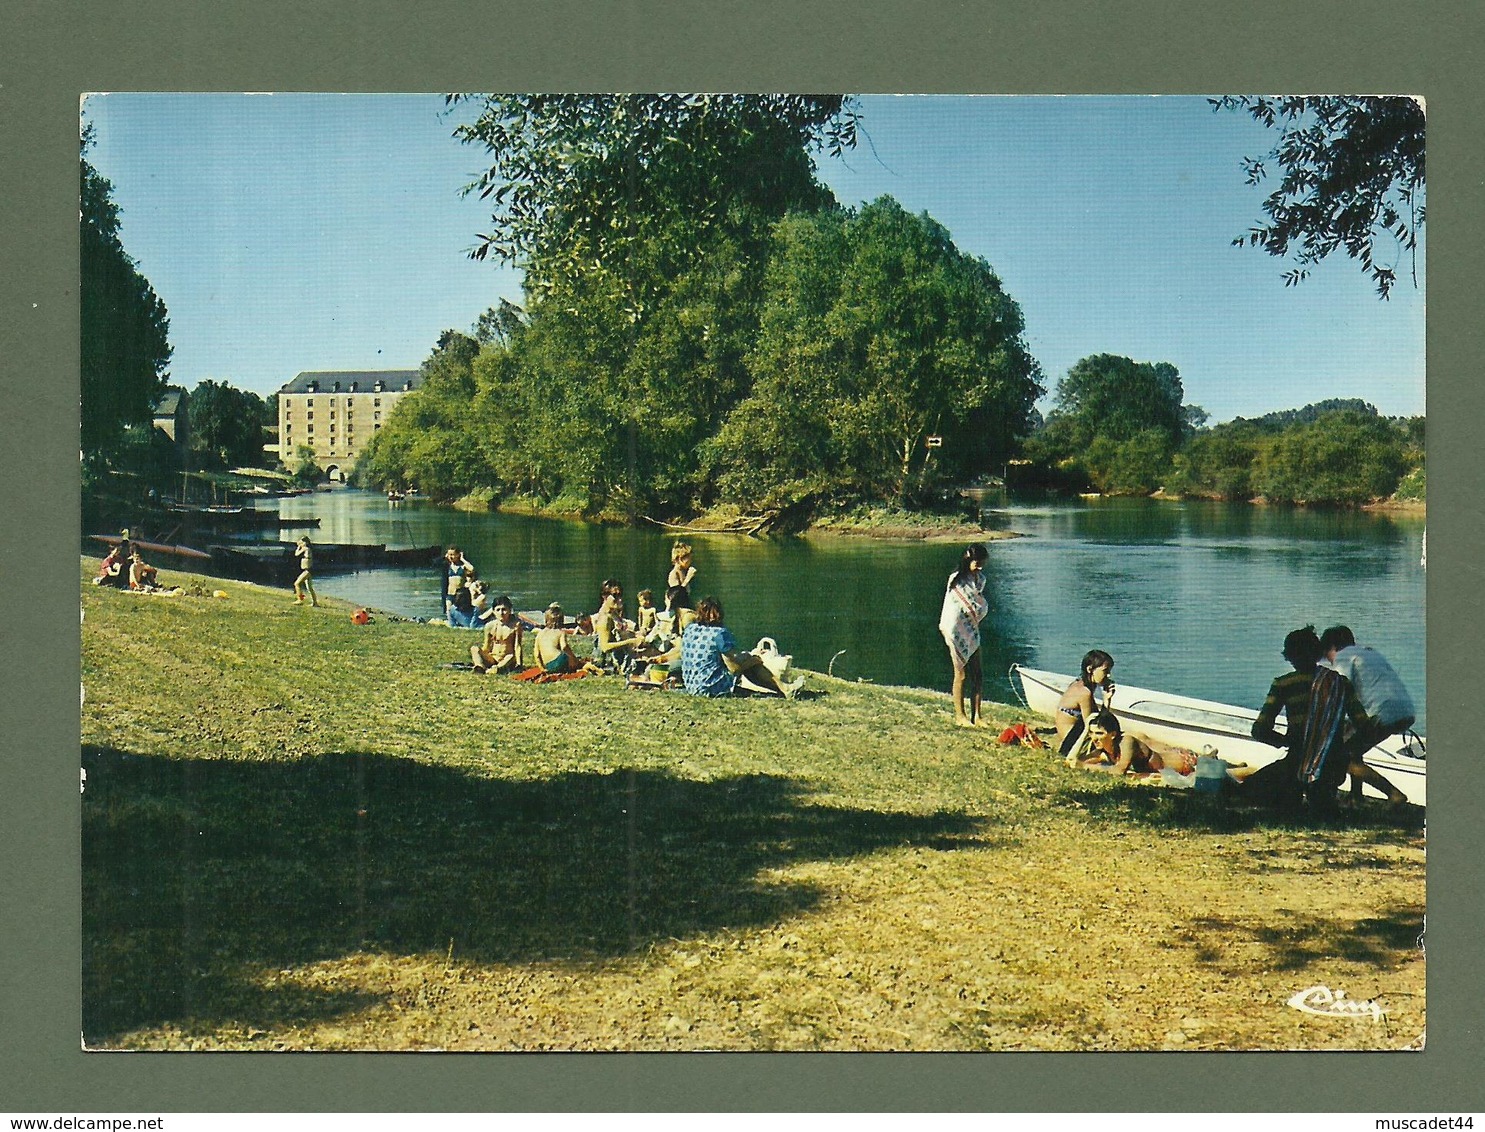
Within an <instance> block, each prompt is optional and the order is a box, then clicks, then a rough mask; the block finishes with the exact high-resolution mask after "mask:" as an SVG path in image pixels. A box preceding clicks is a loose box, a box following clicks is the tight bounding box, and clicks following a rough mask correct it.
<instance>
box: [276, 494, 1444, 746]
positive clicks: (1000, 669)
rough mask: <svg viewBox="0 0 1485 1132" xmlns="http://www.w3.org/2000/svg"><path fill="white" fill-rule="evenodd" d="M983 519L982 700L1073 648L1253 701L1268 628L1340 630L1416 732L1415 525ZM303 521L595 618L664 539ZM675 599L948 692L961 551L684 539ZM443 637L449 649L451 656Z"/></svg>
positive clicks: (514, 519) (1177, 507)
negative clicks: (685, 594) (612, 584)
mask: <svg viewBox="0 0 1485 1132" xmlns="http://www.w3.org/2000/svg"><path fill="white" fill-rule="evenodd" d="M982 506H983V507H984V508H985V521H986V524H987V526H990V527H997V528H1004V529H1009V530H1014V531H1017V532H1019V533H1020V534H1022V535H1023V536H1025V537H1022V538H1015V539H1004V540H998V541H995V542H992V543H990V544H989V549H990V559H989V562H988V563H987V564H986V576H987V579H988V587H987V588H988V593H989V595H990V601H991V614H990V619H989V621H988V622H987V623H986V625H985V626H984V654H985V672H986V689H985V692H986V696H987V698H990V699H996V700H1005V701H1010V702H1014V694H1013V692H1012V689H1011V686H1010V684H1009V682H1008V680H1007V679H1006V675H1005V674H1006V671H1007V669H1008V668H1009V666H1010V665H1011V664H1012V663H1013V662H1017V661H1019V662H1022V663H1026V664H1029V665H1031V666H1033V667H1038V668H1047V669H1051V670H1053V671H1057V672H1068V673H1072V672H1075V671H1076V670H1077V666H1078V662H1079V660H1080V659H1081V658H1082V655H1083V653H1085V652H1086V651H1087V650H1088V649H1090V648H1102V649H1104V650H1106V651H1108V652H1110V653H1112V654H1113V656H1114V657H1115V659H1116V661H1117V671H1116V673H1115V679H1116V680H1117V681H1122V682H1125V683H1128V684H1134V685H1140V686H1143V687H1150V688H1158V689H1163V690H1166V691H1171V692H1179V693H1181V694H1184V695H1189V696H1197V697H1200V698H1203V699H1212V700H1219V701H1222V702H1224V703H1232V704H1242V705H1247V706H1251V707H1256V706H1257V705H1258V704H1259V703H1260V702H1261V701H1262V699H1263V695H1264V692H1265V691H1266V690H1267V688H1268V683H1269V681H1270V680H1271V679H1272V678H1273V677H1274V676H1276V675H1278V674H1279V673H1281V672H1284V671H1286V670H1287V666H1286V665H1285V663H1284V661H1283V660H1282V659H1281V657H1280V655H1279V650H1280V646H1281V644H1282V642H1283V638H1284V634H1285V633H1286V632H1288V631H1289V630H1290V629H1292V628H1296V627H1298V626H1300V625H1304V624H1307V623H1309V624H1314V625H1315V626H1316V627H1317V629H1323V628H1325V627H1326V626H1327V625H1332V624H1338V623H1339V624H1346V625H1350V626H1351V628H1352V629H1353V631H1354V632H1355V633H1356V637H1357V640H1358V641H1360V642H1361V643H1362V644H1369V645H1372V646H1374V647H1376V648H1378V649H1380V650H1381V651H1382V652H1383V653H1384V654H1385V655H1386V656H1387V657H1388V659H1390V660H1391V661H1392V663H1393V666H1394V667H1395V668H1397V670H1398V672H1399V673H1400V674H1401V675H1402V678H1403V680H1404V681H1405V682H1406V683H1407V685H1408V686H1409V688H1410V689H1411V691H1412V692H1413V695H1414V698H1415V700H1416V701H1417V703H1418V707H1419V721H1420V730H1422V725H1423V723H1424V721H1425V714H1424V708H1423V701H1424V692H1425V678H1424V611H1423V604H1424V578H1425V572H1424V570H1423V569H1422V568H1421V566H1420V565H1419V556H1420V551H1421V542H1422V538H1423V525H1424V521H1423V519H1422V517H1420V516H1412V515H1394V514H1372V513H1363V512H1348V511H1322V510H1307V509H1286V508H1269V507H1254V506H1250V505H1246V504H1219V503H1201V502H1186V503H1176V502H1170V501H1157V500H1148V499H1092V500H1075V501H1070V502H1066V501H1057V502H1045V501H1018V500H1016V499H1014V498H1011V497H1007V496H1005V495H999V496H993V495H992V496H988V497H986V498H985V499H984V500H982ZM282 512H283V514H284V515H286V516H305V515H318V516H319V517H320V518H321V526H320V529H319V531H318V532H313V531H312V532H310V534H311V537H313V538H315V540H316V541H318V542H329V543H337V542H358V543H386V544H387V545H388V546H415V545H420V544H421V545H430V544H433V543H440V544H443V545H448V544H455V545H458V546H460V547H461V548H463V549H464V551H465V555H466V557H468V558H469V559H470V561H472V562H473V563H474V565H475V567H476V568H477V569H478V572H479V575H480V576H481V577H482V578H484V579H485V580H486V581H488V582H489V583H490V585H491V587H492V589H493V592H495V593H497V594H499V593H508V594H509V595H510V596H511V597H512V598H513V599H514V601H515V605H516V608H517V609H537V608H540V607H542V606H545V605H546V604H547V603H548V602H551V601H560V602H561V603H562V604H563V606H564V607H565V608H567V609H568V610H569V611H574V610H580V609H582V610H589V611H591V610H593V609H595V608H596V607H597V603H598V586H599V582H600V581H602V580H603V579H604V578H607V577H615V578H618V579H619V581H621V582H622V583H623V585H624V587H625V593H626V595H627V609H628V610H629V611H631V612H632V610H633V608H634V597H633V595H634V594H635V593H636V592H637V591H638V590H640V589H642V588H645V587H649V588H651V589H653V590H654V591H655V593H656V604H657V605H660V604H663V597H664V586H665V575H666V573H667V571H668V570H669V568H670V553H669V551H670V545H671V543H672V541H673V539H674V536H672V535H668V534H666V533H665V532H664V531H661V530H659V529H658V528H656V529H653V530H636V529H630V528H624V527H610V526H599V525H593V524H587V523H578V522H568V521H563V520H554V519H540V518H530V517H525V516H517V515H502V514H486V513H472V512H464V511H454V510H449V509H446V508H441V507H435V506H432V505H430V504H427V503H421V502H408V503H404V504H400V505H398V506H395V507H394V506H391V505H389V504H388V503H387V501H386V499H385V498H384V497H382V496H380V495H378V494H376V493H373V492H363V491H355V490H350V489H344V490H336V491H331V492H318V493H316V494H314V495H309V496H303V497H300V498H297V499H285V500H283V501H282ZM688 541H690V542H691V543H692V545H693V546H694V547H695V554H696V567H697V571H698V574H697V579H696V583H695V584H694V586H693V588H692V593H693V596H694V597H696V598H700V597H703V596H706V595H708V594H714V595H716V596H717V597H719V598H720V599H721V601H722V604H723V607H724V609H725V611H726V620H727V624H728V626H729V627H730V628H731V629H732V630H733V633H734V634H735V635H736V636H737V638H738V640H739V641H741V642H742V644H743V645H744V646H751V645H752V644H753V643H754V642H755V641H756V640H757V639H758V638H759V637H760V636H764V635H768V636H771V637H774V638H775V639H776V640H777V641H778V644H779V647H780V648H781V649H782V650H783V651H785V652H788V653H792V654H794V658H795V663H796V664H799V665H801V666H803V667H805V668H811V669H816V670H820V671H824V670H825V669H826V668H827V667H829V666H830V665H831V664H832V658H833V671H834V674H835V675H837V676H843V677H846V678H848V679H858V678H859V679H864V680H869V681H873V682H875V683H882V684H911V685H918V686H922V687H930V688H940V689H947V688H948V685H949V679H950V675H951V670H950V666H949V660H948V651H947V649H946V648H945V646H944V644H943V642H942V640H941V639H940V638H939V635H938V630H937V622H938V613H939V606H940V603H941V601H942V597H943V591H944V585H945V582H946V581H947V579H948V575H949V573H950V572H951V571H952V570H953V569H954V567H955V565H956V563H957V559H958V555H959V551H960V550H961V549H962V548H961V547H958V546H955V545H954V544H945V543H920V542H894V541H882V540H875V539H864V538H840V537H833V538H824V537H809V538H798V539H767V540H755V539H749V538H746V537H742V536H737V535H694V536H688ZM440 584H441V578H440V577H439V576H438V575H437V574H436V573H435V572H434V571H433V570H432V569H377V570H368V571H363V572H360V573H354V574H342V575H327V576H325V577H323V578H320V579H316V582H315V585H316V588H317V589H318V590H319V591H320V592H321V593H323V594H329V595H332V596H335V597H342V598H346V599H348V600H351V601H354V602H356V603H358V604H364V605H369V606H374V607H379V608H382V609H386V610H389V611H392V612H395V613H400V614H403V615H405V616H410V617H437V616H439V615H440V614H441V611H442V608H441V600H440ZM460 652H461V647H460V645H458V644H456V643H455V642H454V641H452V640H451V641H450V648H449V653H450V657H451V658H457V655H458V654H459V653H460Z"/></svg>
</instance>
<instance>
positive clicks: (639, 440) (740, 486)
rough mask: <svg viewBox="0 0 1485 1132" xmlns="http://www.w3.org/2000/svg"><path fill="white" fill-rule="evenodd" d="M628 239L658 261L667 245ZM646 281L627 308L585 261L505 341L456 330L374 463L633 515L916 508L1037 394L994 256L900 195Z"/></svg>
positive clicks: (771, 232) (1014, 433)
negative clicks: (732, 507)
mask: <svg viewBox="0 0 1485 1132" xmlns="http://www.w3.org/2000/svg"><path fill="white" fill-rule="evenodd" d="M678 238H681V233H680V232H679V231H672V230H669V229H667V230H665V232H664V234H663V235H662V237H661V238H660V239H661V242H662V243H664V242H668V241H669V240H671V239H678ZM633 253H634V254H633V257H632V262H631V264H630V267H629V270H630V271H633V272H636V273H641V274H648V273H654V274H655V275H656V276H660V275H662V274H663V273H664V272H665V271H666V270H667V267H666V266H665V265H666V264H667V262H668V261H669V252H668V251H667V250H666V248H664V247H660V248H651V247H649V246H648V245H638V246H636V247H635V248H634V249H633ZM652 294H653V295H654V296H655V300H654V303H653V305H652V306H651V307H650V308H649V310H648V312H647V314H646V316H645V318H644V319H643V320H642V321H639V322H635V321H633V320H631V319H630V318H629V315H628V312H627V310H626V308H625V306H624V303H623V302H622V298H621V296H620V295H618V294H617V293H616V292H615V291H614V290H613V289H612V288H610V287H609V286H608V279H607V275H606V273H605V272H603V271H601V270H598V269H594V270H592V271H588V272H574V273H572V274H569V275H566V276H563V277H561V278H559V279H557V280H555V281H554V285H553V286H552V288H551V289H550V290H548V291H547V293H546V294H545V295H543V296H540V297H536V298H533V299H531V301H530V302H529V304H528V307H527V309H526V312H525V314H524V317H523V318H522V319H521V320H520V321H519V325H518V327H517V328H516V329H514V330H513V331H512V332H510V333H507V334H504V335H494V334H489V333H487V334H486V335H485V338H486V339H487V341H485V342H484V343H483V344H480V343H479V342H477V341H475V340H474V339H471V338H469V337H467V336H463V335H455V334H454V333H453V332H449V333H448V334H446V335H445V336H444V338H443V339H441V340H440V343H439V346H438V347H437V349H435V351H434V353H433V356H432V357H431V358H430V359H429V361H428V362H427V363H426V364H425V366H424V382H423V384H422V386H421V388H420V389H419V390H418V391H417V392H416V393H415V394H413V395H411V396H408V397H405V398H403V399H402V400H401V402H400V403H399V406H398V408H397V410H396V411H395V412H394V413H393V414H392V416H391V419H390V420H389V421H388V422H387V423H386V426H385V427H384V428H383V429H381V430H380V432H379V433H378V434H377V435H376V437H375V438H374V440H373V442H372V445H371V448H370V449H369V451H368V452H367V453H366V454H365V455H363V458H362V465H363V466H364V467H365V468H366V469H367V475H368V476H369V477H370V478H372V480H373V481H374V482H382V483H409V482H411V483H416V484H418V486H419V487H420V488H422V489H423V490H425V491H428V492H429V493H430V494H434V495H443V496H449V495H459V494H463V493H465V492H469V491H473V490H476V489H493V490H494V491H495V492H496V493H497V494H499V495H506V494H511V493H517V494H523V495H530V496H535V497H537V498H539V499H543V500H547V501H554V500H560V501H562V504H563V505H564V506H566V507H571V508H573V509H580V510H585V511H589V512H600V511H601V512H606V513H613V514H629V515H633V514H655V513H658V514H666V515H680V514H687V513H692V512H694V511H696V510H698V509H700V508H703V507H706V506H708V505H711V504H714V503H718V502H725V503H732V504H737V505H739V506H743V507H746V508H748V509H756V508H759V507H782V506H786V505H788V504H790V503H793V502H797V501H800V500H804V499H810V498H817V499H819V500H821V501H823V500H826V499H830V500H845V499H851V500H855V499H870V500H886V499H899V500H912V499H916V498H918V497H920V496H921V495H922V494H923V493H924V492H925V491H926V490H927V489H928V487H930V486H931V485H932V484H933V483H935V482H937V480H938V479H939V478H940V477H941V476H945V475H958V474H961V473H966V472H967V474H973V473H974V472H983V471H986V470H988V468H989V466H990V463H991V462H992V461H993V460H997V459H1003V458H1004V457H1005V456H1006V455H1008V454H1009V452H1010V451H1011V447H1012V444H1013V442H1014V440H1015V438H1017V437H1018V436H1020V435H1022V434H1023V433H1024V432H1025V430H1026V428H1027V426H1028V421H1029V417H1030V413H1031V403H1032V402H1033V401H1034V400H1035V398H1036V396H1037V395H1038V394H1039V393H1040V391H1041V389H1040V386H1039V385H1038V384H1037V380H1036V379H1037V376H1038V371H1037V368H1036V364H1035V362H1034V361H1033V360H1032V359H1031V358H1030V356H1029V355H1028V354H1027V352H1026V350H1025V347H1024V344H1023V343H1022V341H1021V331H1022V324H1021V315H1020V311H1019V309H1018V308H1017V306H1016V304H1015V302H1014V301H1013V300H1012V299H1011V298H1010V297H1009V296H1008V295H1006V294H1005V292H1004V290H1003V289H1002V288H1001V286H1000V282H999V280H998V279H996V278H995V275H994V273H993V272H992V271H991V270H990V268H989V267H988V265H986V264H985V263H984V262H983V261H981V260H977V259H974V258H973V257H969V256H966V255H964V254H963V253H961V252H959V251H958V250H957V249H956V248H955V247H954V246H953V243H952V241H951V240H950V239H949V237H948V233H947V232H945V231H944V229H943V228H942V227H941V226H939V225H937V224H935V223H934V222H933V221H932V220H930V219H929V218H927V217H913V216H910V215H908V214H907V213H906V212H905V211H903V210H902V208H901V207H900V206H898V205H897V204H896V203H895V202H891V201H888V200H884V201H879V202H877V203H876V204H874V205H870V206H867V207H866V208H864V209H863V210H862V211H861V213H860V214H859V215H858V214H854V213H849V212H838V211H835V210H828V211H823V212H819V213H809V214H805V213H800V214H793V215H790V216H788V217H785V218H783V219H781V220H779V221H777V222H776V223H774V224H770V225H767V226H764V227H762V229H761V231H756V232H755V231H753V230H745V231H742V232H741V233H739V234H735V235H734V234H727V235H724V234H718V233H713V236H712V240H711V244H710V245H709V251H708V254H707V256H705V257H704V258H701V259H696V260H694V261H692V262H691V263H690V265H689V266H688V267H686V268H684V269H683V270H680V271H679V272H677V273H675V274H674V275H671V276H670V277H669V278H668V279H665V280H664V282H663V285H661V284H660V283H659V282H658V281H657V283H656V284H655V286H654V287H653V290H652ZM490 323H491V320H490V319H482V320H481V322H480V323H478V324H477V325H476V331H478V329H479V328H480V327H481V326H486V327H488V326H489V325H490ZM930 433H938V434H941V435H942V436H943V438H944V446H943V448H942V449H935V450H932V451H933V452H934V453H937V455H935V456H934V458H933V459H932V460H931V461H930V460H926V459H925V457H927V456H928V455H930V450H928V449H926V448H925V446H924V439H925V438H926V436H927V435H928V434H930Z"/></svg>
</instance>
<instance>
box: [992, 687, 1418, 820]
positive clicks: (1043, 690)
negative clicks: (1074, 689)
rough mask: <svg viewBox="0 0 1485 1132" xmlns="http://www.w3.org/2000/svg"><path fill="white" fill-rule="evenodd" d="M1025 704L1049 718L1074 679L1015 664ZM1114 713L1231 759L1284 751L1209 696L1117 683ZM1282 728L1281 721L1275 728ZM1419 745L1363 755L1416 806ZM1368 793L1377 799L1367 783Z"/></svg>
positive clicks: (1257, 760)
mask: <svg viewBox="0 0 1485 1132" xmlns="http://www.w3.org/2000/svg"><path fill="white" fill-rule="evenodd" d="M1011 670H1012V672H1013V673H1014V674H1015V675H1016V677H1017V678H1018V679H1019V681H1020V684H1021V691H1022V695H1023V696H1024V697H1025V700H1026V706H1027V707H1029V708H1030V709H1031V710H1032V711H1034V712H1038V713H1039V714H1042V715H1046V716H1049V717H1050V716H1053V715H1055V714H1056V711H1057V701H1058V700H1060V699H1061V698H1062V693H1063V692H1064V691H1066V690H1067V687H1068V685H1069V684H1071V683H1072V682H1073V680H1074V679H1075V677H1072V676H1067V675H1064V674H1062V673H1059V672H1046V671H1044V670H1042V669H1038V668H1027V667H1025V666H1023V665H1019V664H1017V665H1013V666H1012V669H1011ZM1112 708H1113V711H1114V714H1115V715H1117V716H1118V717H1119V719H1120V721H1121V722H1122V723H1123V724H1124V725H1125V726H1126V727H1127V728H1128V729H1129V730H1130V731H1132V732H1134V733H1135V734H1138V735H1146V736H1149V737H1150V738H1152V739H1156V740H1159V741H1161V742H1165V743H1172V744H1175V745H1177V746H1182V747H1190V748H1192V749H1195V750H1199V749H1200V748H1202V747H1203V746H1208V745H1210V746H1212V747H1215V748H1216V749H1217V752H1218V753H1219V754H1220V755H1221V756H1222V757H1223V758H1224V759H1227V760H1228V761H1229V762H1241V763H1247V764H1248V765H1249V766H1265V765H1267V764H1268V763H1271V762H1274V761H1275V760H1276V759H1279V758H1282V757H1283V755H1284V752H1283V751H1282V750H1280V749H1279V748H1277V747H1270V746H1269V745H1268V744H1267V743H1260V742H1259V741H1258V740H1256V739H1254V738H1253V737H1252V734H1251V732H1252V728H1253V721H1254V720H1255V719H1257V718H1258V713H1257V712H1256V711H1253V710H1251V709H1249V708H1241V707H1234V706H1232V705H1230V704H1221V703H1216V702H1214V701H1211V700H1198V699H1193V698H1191V697H1189V696H1178V695H1175V694H1173V693H1170V692H1156V691H1152V690H1150V689H1148V688H1135V687H1132V686H1130V685H1128V684H1120V685H1118V686H1117V688H1116V689H1115V691H1114V702H1113V704H1112ZM1276 730H1279V731H1282V730H1283V724H1282V723H1280V724H1278V725H1277V726H1276ZM1420 749H1421V743H1419V742H1414V741H1412V740H1409V739H1408V738H1406V737H1404V736H1402V735H1389V736H1388V737H1387V738H1386V739H1384V740H1382V742H1381V743H1379V744H1377V746H1375V747H1373V748H1372V749H1371V750H1369V751H1368V752H1367V753H1366V761H1367V763H1368V764H1369V765H1371V766H1373V767H1375V768H1376V769H1377V770H1378V771H1379V772H1380V773H1381V774H1382V775H1384V776H1385V777H1386V778H1387V779H1388V780H1389V781H1391V782H1392V784H1393V785H1395V786H1396V787H1397V788H1398V789H1399V790H1401V791H1402V792H1403V793H1404V794H1406V795H1407V796H1408V801H1410V802H1412V803H1414V804H1415V805H1418V806H1425V805H1427V798H1428V767H1427V762H1426V760H1425V759H1424V758H1423V757H1422V756H1421V754H1419V753H1414V752H1415V751H1418V750H1420ZM1366 792H1367V794H1368V795H1373V796H1376V797H1381V796H1382V795H1381V794H1379V793H1377V792H1376V791H1374V790H1373V789H1372V788H1371V787H1370V786H1368V787H1367V788H1366Z"/></svg>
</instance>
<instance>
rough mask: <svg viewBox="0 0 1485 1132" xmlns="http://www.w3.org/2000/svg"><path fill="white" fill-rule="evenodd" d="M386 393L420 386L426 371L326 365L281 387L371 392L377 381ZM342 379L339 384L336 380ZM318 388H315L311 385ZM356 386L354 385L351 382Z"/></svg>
mask: <svg viewBox="0 0 1485 1132" xmlns="http://www.w3.org/2000/svg"><path fill="white" fill-rule="evenodd" d="M378 381H380V382H381V383H382V391H383V392H385V393H401V392H402V391H403V388H404V387H407V388H411V389H416V388H418V386H420V385H422V384H423V375H422V372H421V371H419V370H415V369H369V370H368V369H324V370H306V371H304V372H303V373H301V374H297V375H296V376H295V377H294V380H293V381H291V382H289V383H288V384H287V385H285V386H284V387H283V388H282V389H280V390H279V392H280V393H370V392H372V391H373V390H374V389H375V388H376V383H377V382H378ZM337 383H339V386H340V387H339V388H338V389H337V388H336V384H337ZM311 385H314V386H315V388H314V389H311V388H310V386H311ZM353 385H354V386H355V387H356V388H355V389H352V388H351V386H353Z"/></svg>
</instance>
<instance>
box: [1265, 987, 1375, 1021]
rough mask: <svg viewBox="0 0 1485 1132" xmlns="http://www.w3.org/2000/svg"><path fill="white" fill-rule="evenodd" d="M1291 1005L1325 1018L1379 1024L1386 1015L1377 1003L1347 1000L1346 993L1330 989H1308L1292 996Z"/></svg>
mask: <svg viewBox="0 0 1485 1132" xmlns="http://www.w3.org/2000/svg"><path fill="white" fill-rule="evenodd" d="M1289 1005H1290V1006H1292V1007H1294V1009H1296V1010H1303V1011H1304V1012H1305V1013H1306V1014H1319V1015H1321V1016H1322V1017H1325V1018H1370V1019H1371V1020H1372V1021H1374V1022H1379V1021H1381V1019H1382V1016H1383V1014H1385V1013H1386V1012H1385V1011H1384V1010H1383V1009H1382V1008H1381V1007H1380V1006H1378V1005H1377V1004H1376V1003H1375V1002H1372V1001H1370V1000H1368V1001H1366V1002H1361V1001H1358V1000H1356V999H1354V998H1347V997H1346V992H1345V991H1333V990H1331V989H1330V988H1329V987H1308V988H1306V989H1305V990H1302V991H1300V992H1299V993H1297V994H1295V995H1293V996H1291V997H1290V999H1289Z"/></svg>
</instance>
